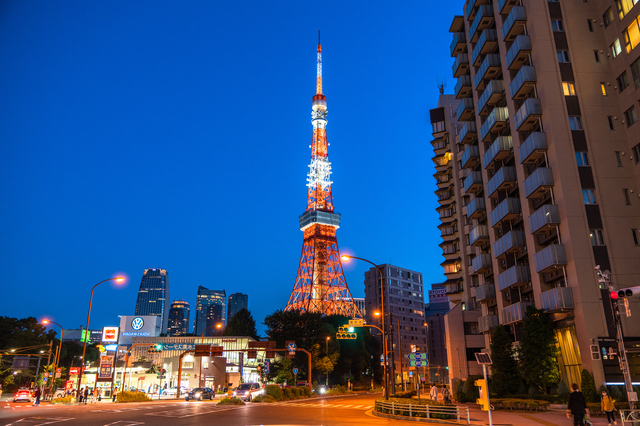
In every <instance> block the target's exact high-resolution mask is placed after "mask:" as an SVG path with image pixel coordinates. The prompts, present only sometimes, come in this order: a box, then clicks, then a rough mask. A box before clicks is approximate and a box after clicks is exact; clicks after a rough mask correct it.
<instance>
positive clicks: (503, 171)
mask: <svg viewBox="0 0 640 426" xmlns="http://www.w3.org/2000/svg"><path fill="white" fill-rule="evenodd" d="M517 180H518V177H517V174H516V168H515V167H510V166H503V167H501V168H500V170H498V171H497V172H496V174H495V175H493V177H492V178H491V179H489V182H487V195H488V196H489V197H497V196H498V194H497V192H498V191H504V190H506V189H508V188H510V187H511V186H512V185H513V184H515V183H516V182H517Z"/></svg>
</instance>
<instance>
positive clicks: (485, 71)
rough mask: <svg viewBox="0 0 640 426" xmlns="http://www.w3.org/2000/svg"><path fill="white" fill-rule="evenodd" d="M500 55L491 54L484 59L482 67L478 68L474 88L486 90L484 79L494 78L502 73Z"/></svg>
mask: <svg viewBox="0 0 640 426" xmlns="http://www.w3.org/2000/svg"><path fill="white" fill-rule="evenodd" d="M500 67H501V65H500V55H498V54H497V53H490V54H488V55H487V56H485V57H484V60H483V61H482V65H480V68H478V72H477V73H476V76H475V77H474V78H473V86H474V87H475V89H476V90H482V89H484V79H488V78H494V77H495V76H496V75H498V72H500Z"/></svg>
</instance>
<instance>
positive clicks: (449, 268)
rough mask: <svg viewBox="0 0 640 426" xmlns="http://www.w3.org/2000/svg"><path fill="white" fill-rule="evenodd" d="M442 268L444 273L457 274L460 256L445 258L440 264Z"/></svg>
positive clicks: (459, 268)
mask: <svg viewBox="0 0 640 426" xmlns="http://www.w3.org/2000/svg"><path fill="white" fill-rule="evenodd" d="M440 266H442V267H443V268H444V274H445V275H455V274H459V273H460V271H461V270H462V268H461V267H460V258H459V257H458V258H456V259H447V260H445V261H444V262H442V263H441V264H440Z"/></svg>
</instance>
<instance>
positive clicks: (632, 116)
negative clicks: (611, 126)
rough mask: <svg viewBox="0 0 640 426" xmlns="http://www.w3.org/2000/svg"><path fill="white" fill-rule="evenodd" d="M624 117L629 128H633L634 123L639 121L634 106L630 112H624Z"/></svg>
mask: <svg viewBox="0 0 640 426" xmlns="http://www.w3.org/2000/svg"><path fill="white" fill-rule="evenodd" d="M624 117H625V118H626V119H627V127H629V126H631V125H632V124H633V123H635V122H636V121H638V116H637V115H636V108H635V107H634V106H632V107H631V108H629V109H628V110H626V111H625V112H624Z"/></svg>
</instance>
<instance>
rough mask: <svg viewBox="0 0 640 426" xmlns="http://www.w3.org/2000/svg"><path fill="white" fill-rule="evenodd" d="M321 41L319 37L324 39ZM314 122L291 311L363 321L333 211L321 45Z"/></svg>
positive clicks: (337, 221) (338, 220)
mask: <svg viewBox="0 0 640 426" xmlns="http://www.w3.org/2000/svg"><path fill="white" fill-rule="evenodd" d="M318 38H319V34H318ZM311 122H312V124H313V144H312V145H311V164H310V165H309V173H308V174H307V186H308V187H309V192H308V195H307V209H306V210H305V212H304V213H303V214H302V215H301V216H300V217H299V221H300V229H301V230H302V231H303V232H304V241H303V243H302V254H301V256H300V266H299V267H298V275H297V277H296V282H295V285H294V286H293V292H292V293H291V297H290V298H289V303H288V304H287V307H286V308H285V310H286V311H290V310H294V309H297V310H300V311H303V312H321V313H323V314H326V315H333V314H339V315H345V316H348V317H351V318H356V317H362V314H361V313H360V311H359V310H358V308H357V307H356V305H355V303H354V302H353V297H351V293H350V292H349V288H348V287H347V282H346V280H345V279H344V274H343V272H342V264H341V263H340V253H339V251H338V240H337V238H336V230H337V229H338V228H339V227H340V214H337V213H334V212H333V196H332V195H331V184H332V183H333V182H331V180H330V178H331V163H330V162H329V154H328V149H327V148H328V143H327V98H326V97H325V96H324V95H323V94H322V49H321V46H320V40H318V65H317V77H316V94H315V96H314V97H313V102H312V111H311Z"/></svg>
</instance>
